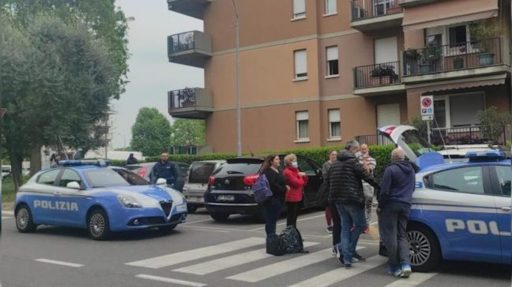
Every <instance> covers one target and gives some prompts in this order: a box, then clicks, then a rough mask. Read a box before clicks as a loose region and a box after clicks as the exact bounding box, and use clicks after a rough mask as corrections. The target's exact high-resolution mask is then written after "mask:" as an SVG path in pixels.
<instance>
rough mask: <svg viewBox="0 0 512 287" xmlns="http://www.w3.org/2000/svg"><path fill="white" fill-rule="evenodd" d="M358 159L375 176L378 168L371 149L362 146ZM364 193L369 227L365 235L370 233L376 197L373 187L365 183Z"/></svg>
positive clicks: (365, 145)
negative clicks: (374, 173) (371, 154)
mask: <svg viewBox="0 0 512 287" xmlns="http://www.w3.org/2000/svg"><path fill="white" fill-rule="evenodd" d="M356 156H357V158H358V159H359V162H360V163H361V164H362V165H363V167H364V169H365V170H366V171H367V172H369V173H370V174H371V175H373V172H374V171H375V167H377V161H376V160H375V159H374V158H373V157H371V156H370V149H369V148H368V145H367V144H362V145H361V150H360V151H359V152H358V153H357V155H356ZM363 192H364V198H365V215H366V224H367V225H368V226H367V227H366V229H365V230H364V232H365V233H368V231H369V229H368V227H369V225H370V221H371V215H372V204H373V197H374V189H373V187H372V186H371V185H369V184H368V183H366V182H363Z"/></svg>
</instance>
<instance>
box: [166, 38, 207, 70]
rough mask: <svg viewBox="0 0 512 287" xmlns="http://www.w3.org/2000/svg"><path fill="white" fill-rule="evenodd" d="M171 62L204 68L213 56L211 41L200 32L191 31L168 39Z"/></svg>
mask: <svg viewBox="0 0 512 287" xmlns="http://www.w3.org/2000/svg"><path fill="white" fill-rule="evenodd" d="M167 50H168V55H169V61H171V62H176V63H179V64H184V65H190V66H194V67H203V66H204V63H205V61H206V59H208V58H209V57H210V56H211V39H210V37H209V36H208V35H207V34H205V33H203V32H200V31H190V32H185V33H180V34H175V35H171V36H169V37H167Z"/></svg>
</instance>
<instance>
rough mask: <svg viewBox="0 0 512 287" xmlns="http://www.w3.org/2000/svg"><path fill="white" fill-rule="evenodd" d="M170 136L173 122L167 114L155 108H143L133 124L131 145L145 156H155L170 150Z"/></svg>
mask: <svg viewBox="0 0 512 287" xmlns="http://www.w3.org/2000/svg"><path fill="white" fill-rule="evenodd" d="M170 136H171V124H170V123H169V121H168V120H167V119H166V118H165V116H164V115H162V114H161V113H160V112H159V111H158V110H157V109H155V108H142V109H140V110H139V114H138V115H137V119H136V120H135V124H134V125H133V126H132V141H131V144H130V146H131V147H132V148H133V149H134V150H137V151H141V152H142V153H143V154H144V155H145V156H155V155H158V154H160V153H162V152H166V151H168V149H169V144H170V142H169V138H170Z"/></svg>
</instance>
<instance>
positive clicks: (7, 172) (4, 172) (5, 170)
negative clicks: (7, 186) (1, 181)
mask: <svg viewBox="0 0 512 287" xmlns="http://www.w3.org/2000/svg"><path fill="white" fill-rule="evenodd" d="M11 172H12V170H11V166H10V165H2V178H5V177H8V176H10V175H11Z"/></svg>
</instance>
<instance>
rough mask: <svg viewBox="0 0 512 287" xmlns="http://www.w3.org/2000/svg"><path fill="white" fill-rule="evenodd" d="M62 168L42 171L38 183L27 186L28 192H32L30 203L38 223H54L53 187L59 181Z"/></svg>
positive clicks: (29, 198) (35, 220)
mask: <svg viewBox="0 0 512 287" xmlns="http://www.w3.org/2000/svg"><path fill="white" fill-rule="evenodd" d="M61 172H62V169H51V170H48V171H45V172H43V173H41V174H40V175H39V176H38V177H37V179H36V183H35V184H32V185H30V186H27V187H26V188H27V189H26V190H24V191H26V192H29V193H30V196H29V197H27V198H28V200H27V201H28V202H27V203H28V205H29V207H30V210H31V211H32V216H33V217H34V222H35V223H36V224H52V223H53V218H52V216H51V209H50V203H51V200H52V198H53V188H54V187H55V184H56V182H57V177H58V176H59V174H60V173H61Z"/></svg>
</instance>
